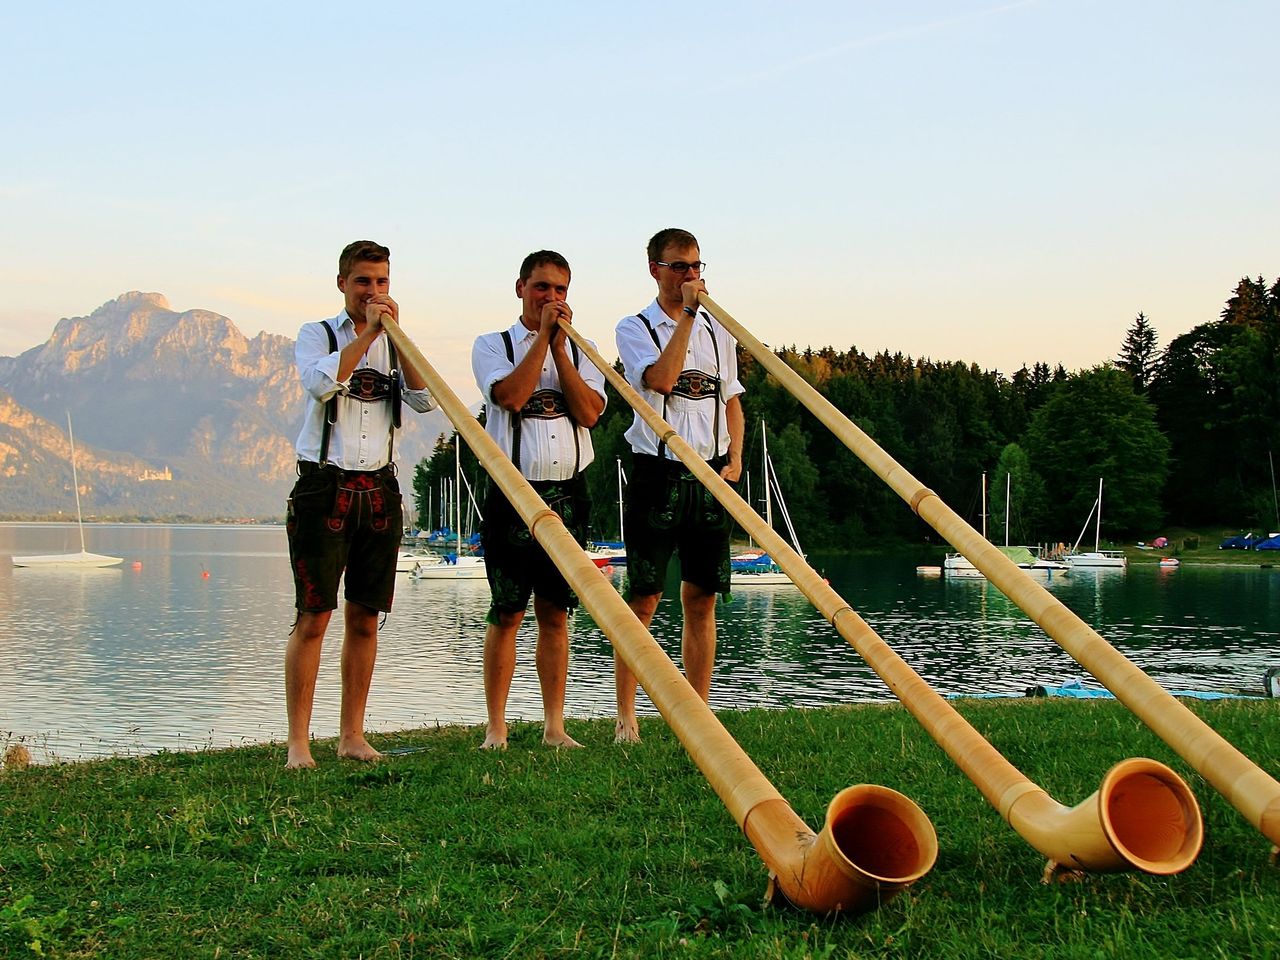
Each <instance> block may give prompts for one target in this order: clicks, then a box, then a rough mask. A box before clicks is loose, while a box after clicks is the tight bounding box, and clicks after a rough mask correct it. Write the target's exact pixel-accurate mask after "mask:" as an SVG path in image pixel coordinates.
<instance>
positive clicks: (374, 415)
mask: <svg viewBox="0 0 1280 960" xmlns="http://www.w3.org/2000/svg"><path fill="white" fill-rule="evenodd" d="M320 323H327V324H328V325H329V326H330V328H332V330H333V332H334V335H335V336H336V338H337V341H338V349H337V350H336V351H330V350H329V338H328V336H327V335H326V334H325V332H324V330H322V329H321V328H320V327H319V325H318V324H315V323H306V324H303V326H302V329H301V330H299V331H298V342H297V344H296V346H295V347H294V358H295V359H296V361H297V364H298V376H299V378H301V380H302V389H303V390H304V391H305V392H306V395H307V396H306V409H305V411H304V412H303V415H302V432H301V433H299V434H298V442H297V444H296V449H297V451H298V459H299V460H309V461H311V462H312V463H318V462H319V461H320V443H321V438H322V436H323V431H324V416H325V412H324V411H325V404H326V403H327V402H328V400H329V398H330V397H332V396H333V395H334V394H335V393H336V394H339V396H338V422H337V423H335V424H334V425H333V427H332V429H331V431H330V434H329V457H328V460H329V462H330V463H332V464H334V465H335V466H337V467H338V468H339V469H341V470H380V469H381V468H382V467H385V466H386V465H387V452H388V446H389V443H390V435H391V403H390V402H389V401H383V402H377V403H363V402H361V401H359V400H353V399H351V398H350V397H348V396H347V395H346V394H347V387H348V384H349V382H350V381H349V380H348V381H346V382H342V383H340V382H338V380H337V379H336V378H337V376H338V363H339V360H340V357H339V354H340V353H341V352H342V349H343V348H344V347H345V346H346V345H347V344H349V343H351V341H353V340H354V339H355V338H356V327H355V324H354V323H353V322H352V320H351V318H350V317H349V316H348V315H347V311H346V310H343V311H342V312H341V313H340V314H338V315H337V316H336V317H331V318H330V319H328V320H321V321H320ZM364 367H372V368H373V369H374V370H376V371H378V372H379V373H384V374H385V373H390V372H391V353H390V351H389V350H388V349H387V337H386V334H383V335H382V336H380V337H378V339H377V340H375V341H373V344H372V345H371V346H370V347H369V349H368V351H367V352H366V353H365V355H364V356H363V357H361V358H360V362H359V363H358V364H356V369H357V370H359V369H362V368H364ZM400 385H401V391H402V392H401V396H402V398H403V400H404V403H405V405H406V406H409V407H411V408H413V409H414V410H416V411H418V412H419V413H426V412H427V411H428V410H431V409H432V408H433V407H435V405H436V402H435V400H434V399H433V398H432V396H431V394H430V393H429V392H427V391H426V390H409V389H407V388H406V387H405V386H404V375H403V374H401V376H400Z"/></svg>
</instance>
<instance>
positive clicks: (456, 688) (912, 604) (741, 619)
mask: <svg viewBox="0 0 1280 960" xmlns="http://www.w3.org/2000/svg"><path fill="white" fill-rule="evenodd" d="M85 531H86V534H85V535H86V540H87V546H88V549H89V550H90V551H92V552H95V553H106V554H111V555H113V556H123V557H124V558H125V562H124V564H123V565H122V566H120V567H116V568H107V569H100V570H99V569H93V570H70V569H46V570H40V569H26V568H15V567H13V566H12V565H11V561H10V559H9V557H10V556H12V555H14V554H19V555H21V554H42V553H58V552H63V551H67V552H75V551H78V550H79V549H80V541H79V535H78V533H77V531H76V527H75V524H12V523H10V524H0V610H2V611H3V620H2V622H0V681H2V689H3V691H4V694H3V700H2V701H0V748H2V747H3V746H4V744H5V743H6V742H10V741H21V742H22V743H24V744H25V745H26V746H27V747H28V748H29V749H30V750H31V752H32V754H33V758H34V759H35V760H36V761H37V762H47V761H49V760H54V759H58V760H75V759H84V758H90V757H97V756H105V755H112V754H144V753H152V752H156V751H160V750H187V749H198V748H205V747H224V746H231V745H237V744H245V743H260V742H266V741H280V742H283V740H284V736H285V732H286V725H285V719H284V692H283V685H284V680H283V655H284V645H285V641H286V639H287V637H288V634H289V629H290V625H291V623H292V619H293V611H292V601H293V585H292V580H291V579H290V575H289V563H288V547H287V544H286V542H285V535H284V529H283V528H282V527H278V526H215V525H167V524H91V525H89V526H87V527H86V528H85ZM812 561H813V563H814V566H815V567H817V568H818V569H819V570H821V571H822V572H823V574H824V575H825V576H827V577H828V578H829V579H830V581H831V584H832V586H833V587H834V588H835V589H836V590H837V591H838V592H839V593H840V594H841V595H842V596H843V597H844V598H845V599H846V600H847V601H848V602H849V603H850V605H851V606H852V607H853V608H854V609H855V610H857V611H858V612H859V613H860V614H861V615H862V616H863V617H864V618H865V619H866V620H867V621H868V622H869V623H870V624H871V626H872V627H873V628H875V629H876V630H877V632H879V633H880V635H881V636H882V637H884V639H885V640H886V641H887V642H888V643H889V645H890V646H891V647H893V648H894V649H895V650H896V651H897V652H898V653H899V654H900V655H901V656H902V657H903V658H904V659H905V660H906V661H907V662H908V663H909V664H911V666H912V667H913V668H914V669H915V670H916V671H917V672H918V673H920V674H921V675H922V676H923V677H924V678H925V679H926V680H928V681H929V683H930V684H932V685H933V687H934V688H935V689H936V690H938V691H939V692H940V693H943V694H990V693H1022V692H1023V690H1025V688H1027V687H1029V686H1032V685H1034V684H1037V683H1060V682H1062V681H1063V680H1067V679H1072V678H1084V679H1088V678H1087V676H1086V675H1085V674H1084V671H1083V669H1082V668H1081V667H1080V666H1079V665H1078V664H1076V663H1075V661H1073V660H1072V659H1071V658H1070V657H1069V656H1067V654H1066V653H1064V652H1063V651H1062V650H1061V649H1060V648H1059V647H1058V646H1057V645H1056V644H1055V643H1054V642H1053V641H1052V640H1050V639H1049V638H1048V637H1047V636H1046V635H1045V634H1044V633H1043V632H1042V631H1041V630H1040V628H1039V627H1037V626H1035V625H1034V624H1033V623H1031V621H1030V620H1028V619H1027V617H1026V616H1025V615H1024V614H1023V613H1022V612H1021V611H1020V610H1019V609H1018V608H1017V607H1015V606H1014V605H1013V604H1012V603H1010V602H1009V601H1008V600H1007V599H1005V597H1004V595H1003V594H1001V593H1000V592H999V591H998V590H997V589H996V588H995V587H993V586H991V585H990V584H989V583H987V582H986V581H982V580H961V581H954V580H945V579H942V578H925V577H920V576H917V574H916V572H915V565H916V563H917V562H919V558H918V557H916V556H915V555H910V554H907V553H900V554H895V553H885V554H881V555H874V556H854V557H848V556H817V557H814V558H812ZM614 582H615V583H616V584H618V586H619V587H621V585H622V575H621V573H618V574H615V575H614ZM1047 586H1048V587H1049V589H1050V590H1052V591H1053V592H1054V594H1055V595H1056V596H1058V597H1059V598H1060V599H1061V600H1062V601H1063V602H1064V603H1065V604H1066V605H1067V606H1069V607H1070V608H1071V609H1073V610H1074V611H1075V612H1076V613H1077V614H1079V615H1080V616H1081V617H1082V618H1083V619H1084V620H1085V621H1086V622H1088V623H1089V624H1090V625H1091V626H1093V627H1094V628H1095V629H1097V630H1098V632H1099V633H1101V634H1102V636H1103V637H1104V638H1106V639H1107V640H1108V641H1109V642H1111V643H1112V644H1113V645H1114V646H1116V647H1117V648H1118V649H1119V650H1120V651H1121V652H1122V653H1124V654H1125V655H1126V656H1128V657H1129V658H1130V659H1131V660H1133V661H1134V662H1135V663H1136V664H1137V665H1138V666H1139V667H1141V668H1142V669H1143V670H1145V671H1146V672H1147V673H1149V674H1150V675H1151V676H1152V677H1153V678H1155V679H1156V680H1157V681H1158V682H1160V683H1161V684H1163V685H1164V686H1165V687H1166V688H1168V689H1194V690H1203V691H1214V692H1224V693H1247V694H1260V693H1261V692H1262V674H1263V671H1264V670H1265V669H1266V667H1268V666H1270V665H1274V664H1275V663H1277V662H1280V652H1278V651H1277V644H1276V636H1277V633H1276V625H1277V624H1280V617H1278V616H1277V614H1280V570H1271V569H1257V568H1248V569H1241V568H1233V567H1211V566H1191V565H1184V566H1182V567H1181V568H1178V569H1174V570H1168V569H1159V568H1156V567H1154V566H1152V567H1134V568H1131V569H1130V570H1129V571H1128V572H1127V573H1124V572H1120V573H1115V572H1112V571H1095V572H1091V573H1090V572H1084V571H1076V572H1075V573H1071V574H1069V575H1055V576H1054V578H1053V579H1052V580H1051V581H1049V582H1048V584H1047ZM675 596H676V590H675V588H674V585H673V586H672V587H671V588H669V589H668V591H667V598H666V599H664V600H663V602H662V604H661V605H660V607H659V609H658V614H657V616H656V617H655V620H654V627H653V630H654V635H655V636H656V637H657V638H658V639H659V641H660V642H661V643H662V644H663V645H664V647H665V648H666V649H667V651H668V652H669V653H674V654H676V655H677V656H678V653H679V635H678V634H679V608H678V603H677V602H676V601H675V600H674V599H671V598H672V597H675ZM488 602H489V594H488V587H487V584H486V583H485V582H484V581H479V582H466V581H461V582H453V581H439V580H437V581H431V580H413V579H411V578H409V577H408V576H404V577H403V578H402V580H401V582H400V583H399V584H398V586H397V592H396V601H395V609H394V611H393V612H392V614H391V615H390V616H389V617H388V618H387V621H386V624H385V626H384V627H383V629H382V632H381V635H380V646H379V655H378V665H377V669H376V671H375V673H374V678H373V689H372V692H371V695H370V698H369V711H368V728H369V730H370V731H373V732H375V733H376V732H378V731H392V730H401V729H405V728H411V727H421V726H430V725H434V724H480V723H483V722H484V716H485V712H484V688H483V684H482V679H481V655H482V647H483V635H484V616H485V612H486V610H487V608H488ZM533 638H534V628H533V617H532V613H530V615H529V616H528V617H527V618H526V624H525V627H524V628H522V630H521V634H520V639H519V641H518V661H517V667H516V676H515V681H514V682H513V684H512V690H511V697H510V701H509V704H508V713H509V716H510V717H511V718H513V719H517V720H541V717H542V707H541V698H540V695H539V692H538V683H537V675H536V673H535V671H534V666H533ZM571 639H572V662H571V664H570V668H569V685H568V691H567V699H566V713H567V714H568V716H569V717H570V718H571V719H572V718H589V717H605V716H612V714H613V660H612V649H611V647H610V645H609V642H608V640H607V639H606V638H605V637H604V636H603V634H602V633H601V632H600V631H599V629H598V628H597V627H596V626H595V624H594V622H593V621H592V620H591V618H590V616H589V615H587V614H586V613H585V611H579V612H578V613H577V614H576V615H575V618H574V620H573V623H572V626H571ZM340 647H341V634H340V631H339V624H338V620H337V618H335V622H334V623H333V624H332V625H331V628H330V633H329V637H328V638H327V640H326V645H325V650H324V657H323V661H322V665H321V672H320V679H319V684H318V689H317V692H316V704H315V713H314V717H313V724H312V730H313V732H314V733H315V735H317V736H320V737H332V736H335V735H336V733H337V716H338V699H339V679H338V653H339V649H340ZM889 699H891V695H890V694H889V693H888V691H887V690H886V689H885V687H884V685H883V684H882V683H881V682H880V680H879V678H877V677H876V676H875V674H874V673H873V672H872V671H871V670H870V668H868V667H867V666H866V665H865V664H864V663H863V661H862V659H861V658H860V657H859V656H858V655H857V653H856V652H855V651H854V650H853V648H852V647H850V646H849V645H848V644H847V643H846V642H845V641H844V640H843V639H842V638H841V637H840V636H839V635H838V634H836V632H835V631H834V630H833V629H832V628H831V626H830V625H829V624H827V622H826V621H824V620H823V619H822V618H821V617H820V616H818V614H817V613H815V612H814V610H813V608H812V607H811V606H810V605H809V602H808V601H807V600H805V599H804V597H803V596H802V595H801V594H800V593H799V591H797V590H794V589H792V588H788V587H764V586H759V587H745V588H743V589H741V590H738V591H737V592H735V593H734V595H733V597H732V599H731V601H730V602H729V603H728V604H726V605H722V607H721V609H720V643H719V654H718V663H717V668H716V677H715V682H714V684H713V687H712V695H711V705H712V707H713V708H715V709H739V708H748V707H768V708H785V707H796V706H826V705H831V704H840V703H852V702H857V701H874V700H889ZM639 705H640V712H641V714H642V715H646V714H647V715H650V716H652V715H654V714H655V711H654V709H653V707H652V705H651V704H649V702H648V700H647V698H646V697H645V696H644V695H643V693H642V694H641V696H640V704H639ZM478 741H479V732H477V742H478ZM374 742H375V745H376V743H377V740H376V737H375V738H374Z"/></svg>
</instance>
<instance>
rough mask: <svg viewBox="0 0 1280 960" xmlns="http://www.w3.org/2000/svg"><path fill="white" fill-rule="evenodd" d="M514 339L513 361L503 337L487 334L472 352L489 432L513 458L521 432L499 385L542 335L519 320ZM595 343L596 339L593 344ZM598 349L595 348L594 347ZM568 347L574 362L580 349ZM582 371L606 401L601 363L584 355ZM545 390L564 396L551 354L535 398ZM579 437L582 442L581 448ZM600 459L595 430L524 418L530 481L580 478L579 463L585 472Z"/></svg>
mask: <svg viewBox="0 0 1280 960" xmlns="http://www.w3.org/2000/svg"><path fill="white" fill-rule="evenodd" d="M507 334H508V335H509V336H510V337H511V349H512V359H510V360H508V359H507V347H506V344H505V343H504V342H503V339H502V333H501V332H499V333H486V334H482V335H481V336H479V337H477V338H476V342H475V346H473V347H472V348H471V372H472V373H473V374H475V378H476V386H477V387H479V388H480V394H481V396H483V397H484V401H485V404H486V405H487V411H486V414H485V430H487V431H488V433H489V436H491V437H493V439H494V441H495V442H496V443H497V444H498V446H499V447H500V448H502V452H503V453H505V454H506V455H507V456H508V457H509V458H511V459H513V460H514V459H515V458H514V457H512V456H511V439H512V434H513V432H514V428H515V422H516V417H517V416H519V415H518V414H513V413H512V412H511V411H509V410H507V409H506V408H504V407H502V406H501V405H500V404H498V403H496V402H495V401H494V399H493V386H494V384H496V383H497V382H498V381H499V380H504V379H506V377H508V376H510V374H511V372H512V371H513V370H515V368H516V366H517V365H518V364H519V363H520V361H521V360H523V359H524V358H525V355H526V354H528V352H529V350H530V348H531V347H532V346H533V341H534V339H535V338H536V337H537V335H538V332H537V331H536V330H530V329H529V328H528V327H526V326H525V325H524V324H523V323H522V322H520V321H519V320H517V321H516V322H515V324H514V325H513V326H511V327H509V328H508V329H507ZM588 342H589V343H591V341H588ZM591 346H592V348H594V347H595V344H594V343H591ZM565 349H566V350H567V351H568V353H569V357H570V358H571V359H572V357H573V355H574V353H575V351H574V349H573V346H572V345H571V344H566V346H565ZM578 373H580V374H581V375H582V379H583V381H584V382H585V383H586V384H587V386H588V387H590V388H591V389H592V390H594V391H595V392H596V393H598V394H599V395H600V397H601V398H602V399H603V398H604V396H605V392H604V374H603V373H601V372H600V371H599V370H597V369H596V365H595V364H594V363H592V362H591V361H590V360H588V359H587V357H586V355H585V354H582V353H581V352H580V351H579V356H578ZM542 390H554V391H555V392H557V393H563V390H561V388H560V374H559V373H558V372H557V370H556V362H555V360H554V359H553V358H552V356H551V351H550V350H548V351H547V355H546V357H545V358H544V359H543V361H542V372H541V373H540V374H539V375H538V385H537V387H535V388H534V395H535V397H536V396H537V393H538V392H539V391H542ZM575 434H576V438H577V443H576V447H575V443H574V439H575ZM594 459H595V450H594V449H593V448H592V446H591V431H590V430H588V429H587V428H586V427H584V426H581V425H580V424H574V423H573V422H572V421H571V420H570V419H569V418H568V417H555V418H553V419H544V418H542V417H524V418H523V420H522V421H521V424H520V472H521V473H522V474H523V475H524V477H525V478H526V479H528V480H568V479H569V478H570V477H572V476H573V474H574V463H575V460H576V462H577V469H578V471H579V472H581V471H582V470H584V469H586V466H587V464H589V463H591V461H592V460H594Z"/></svg>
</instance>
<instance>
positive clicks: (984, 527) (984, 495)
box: [982, 470, 987, 540]
mask: <svg viewBox="0 0 1280 960" xmlns="http://www.w3.org/2000/svg"><path fill="white" fill-rule="evenodd" d="M982 539H983V540H985V539H987V473H986V471H985V470H984V471H983V472H982Z"/></svg>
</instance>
